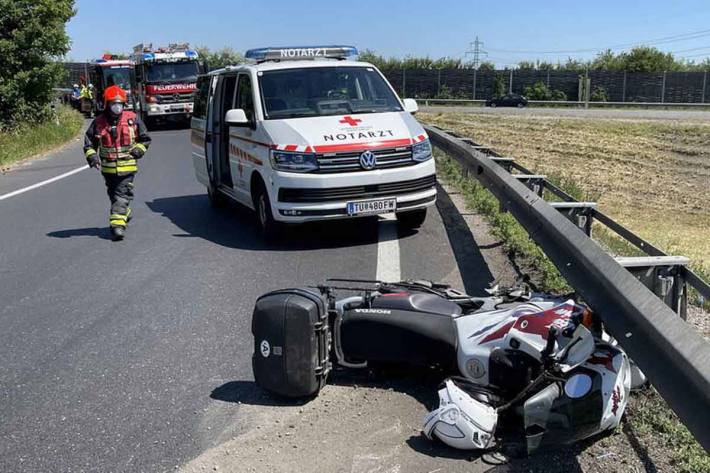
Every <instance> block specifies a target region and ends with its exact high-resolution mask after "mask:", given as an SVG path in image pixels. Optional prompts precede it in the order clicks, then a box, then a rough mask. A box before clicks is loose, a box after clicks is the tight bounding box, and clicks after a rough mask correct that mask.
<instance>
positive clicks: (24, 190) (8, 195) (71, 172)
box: [0, 165, 90, 200]
mask: <svg viewBox="0 0 710 473" xmlns="http://www.w3.org/2000/svg"><path fill="white" fill-rule="evenodd" d="M85 169H90V168H89V166H88V165H84V166H82V167H80V168H76V169H74V170H72V171H69V172H65V173H64V174H60V175H58V176H54V177H52V178H49V179H46V180H44V181H42V182H38V183H37V184H32V185H31V186H27V187H23V188H22V189H17V190H16V191H12V192H8V193H7V194H3V195H0V200H5V199H9V198H10V197H15V196H16V195H20V194H24V193H25V192H28V191H31V190H32V189H37V188H38V187H42V186H46V185H47V184H51V183H52V182H55V181H58V180H60V179H64V178H65V177H69V176H71V175H72V174H76V173H78V172H81V171H84V170H85Z"/></svg>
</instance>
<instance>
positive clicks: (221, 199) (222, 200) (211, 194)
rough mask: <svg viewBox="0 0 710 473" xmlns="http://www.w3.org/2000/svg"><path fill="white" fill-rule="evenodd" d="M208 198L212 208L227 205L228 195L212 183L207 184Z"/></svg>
mask: <svg viewBox="0 0 710 473" xmlns="http://www.w3.org/2000/svg"><path fill="white" fill-rule="evenodd" d="M207 198H208V199H209V200H210V205H211V206H212V208H215V209H221V208H224V207H226V206H227V196H226V195H224V194H222V193H221V192H220V191H218V190H217V189H216V188H215V187H214V186H213V185H212V184H210V185H208V186H207Z"/></svg>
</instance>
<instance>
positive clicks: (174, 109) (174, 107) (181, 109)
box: [170, 105, 185, 112]
mask: <svg viewBox="0 0 710 473" xmlns="http://www.w3.org/2000/svg"><path fill="white" fill-rule="evenodd" d="M170 110H172V111H173V112H175V111H178V110H179V111H183V110H185V106H184V105H173V106H172V107H170Z"/></svg>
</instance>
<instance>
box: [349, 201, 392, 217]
mask: <svg viewBox="0 0 710 473" xmlns="http://www.w3.org/2000/svg"><path fill="white" fill-rule="evenodd" d="M347 208H348V215H367V214H384V213H389V212H394V211H395V210H397V199H395V198H394V197H393V198H390V199H378V200H362V201H360V202H348V206H347Z"/></svg>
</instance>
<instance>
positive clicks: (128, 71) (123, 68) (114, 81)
mask: <svg viewBox="0 0 710 473" xmlns="http://www.w3.org/2000/svg"><path fill="white" fill-rule="evenodd" d="M89 82H90V83H92V84H93V85H94V97H93V98H94V111H95V112H97V113H100V112H101V111H103V109H104V98H103V95H104V90H106V88H107V87H110V86H112V85H117V86H119V87H121V88H122V89H123V90H125V91H126V95H127V96H128V103H127V108H128V110H133V108H134V103H133V99H134V97H133V94H132V90H133V89H134V84H135V78H134V72H133V61H130V60H128V59H114V58H113V57H112V56H111V55H109V54H105V55H104V56H103V57H102V58H101V59H97V60H96V61H94V63H93V64H92V65H91V68H90V69H89Z"/></svg>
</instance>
